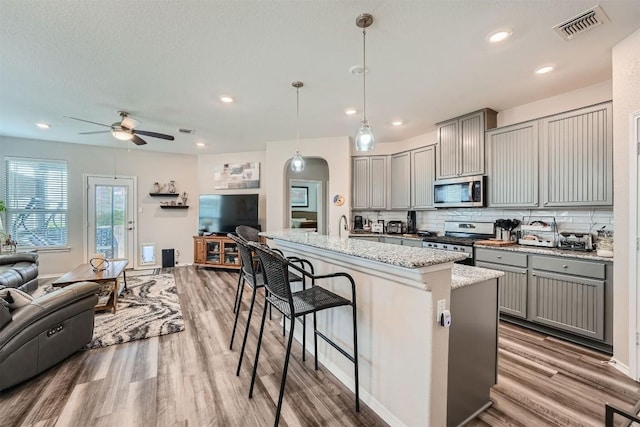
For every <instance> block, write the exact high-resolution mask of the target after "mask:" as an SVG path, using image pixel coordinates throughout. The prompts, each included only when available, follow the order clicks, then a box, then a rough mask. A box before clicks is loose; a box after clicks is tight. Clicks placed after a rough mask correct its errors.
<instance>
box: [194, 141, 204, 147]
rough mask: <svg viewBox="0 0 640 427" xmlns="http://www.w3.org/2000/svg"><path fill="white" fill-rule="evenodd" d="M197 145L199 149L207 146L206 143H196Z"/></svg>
mask: <svg viewBox="0 0 640 427" xmlns="http://www.w3.org/2000/svg"><path fill="white" fill-rule="evenodd" d="M196 145H197V146H198V147H204V146H205V143H204V142H196Z"/></svg>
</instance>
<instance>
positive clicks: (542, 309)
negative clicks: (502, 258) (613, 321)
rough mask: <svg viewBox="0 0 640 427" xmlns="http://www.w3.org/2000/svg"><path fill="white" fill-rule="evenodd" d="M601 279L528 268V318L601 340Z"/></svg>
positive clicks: (602, 285) (602, 300)
mask: <svg viewBox="0 0 640 427" xmlns="http://www.w3.org/2000/svg"><path fill="white" fill-rule="evenodd" d="M604 285H605V282H604V281H602V280H593V279H586V278H581V277H577V276H569V275H566V274H557V273H549V272H546V271H540V270H532V272H531V289H530V294H529V310H530V311H529V320H531V321H534V322H538V323H542V324H545V325H548V326H551V327H554V328H556V329H561V330H564V331H567V332H571V333H574V334H577V335H582V336H585V337H589V338H592V339H596V340H604V323H605V321H604Z"/></svg>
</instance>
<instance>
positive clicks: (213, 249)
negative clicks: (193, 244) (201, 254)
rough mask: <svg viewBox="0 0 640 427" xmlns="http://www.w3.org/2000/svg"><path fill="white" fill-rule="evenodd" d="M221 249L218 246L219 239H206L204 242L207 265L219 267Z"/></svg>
mask: <svg viewBox="0 0 640 427" xmlns="http://www.w3.org/2000/svg"><path fill="white" fill-rule="evenodd" d="M221 253H222V247H221V245H220V239H206V240H205V256H206V259H205V262H206V263H207V264H213V265H219V264H221V263H222V257H221V256H220V254H221Z"/></svg>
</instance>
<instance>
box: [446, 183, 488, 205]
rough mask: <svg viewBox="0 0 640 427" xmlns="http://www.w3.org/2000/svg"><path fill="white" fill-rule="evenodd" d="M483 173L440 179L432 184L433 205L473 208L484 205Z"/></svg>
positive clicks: (484, 184)
mask: <svg viewBox="0 0 640 427" xmlns="http://www.w3.org/2000/svg"><path fill="white" fill-rule="evenodd" d="M486 186H487V177H486V176H484V175H476V176H465V177H462V178H451V179H441V180H438V181H435V182H434V184H433V205H434V206H435V207H436V208H473V207H482V206H486V204H485V202H486V199H485V189H486Z"/></svg>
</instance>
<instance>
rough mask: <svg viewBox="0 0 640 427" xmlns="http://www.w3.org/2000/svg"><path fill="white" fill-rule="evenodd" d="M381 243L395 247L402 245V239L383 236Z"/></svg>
mask: <svg viewBox="0 0 640 427" xmlns="http://www.w3.org/2000/svg"><path fill="white" fill-rule="evenodd" d="M380 243H391V244H393V245H402V238H401V237H391V236H382V237H380Z"/></svg>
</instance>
